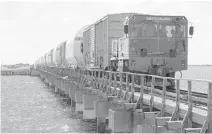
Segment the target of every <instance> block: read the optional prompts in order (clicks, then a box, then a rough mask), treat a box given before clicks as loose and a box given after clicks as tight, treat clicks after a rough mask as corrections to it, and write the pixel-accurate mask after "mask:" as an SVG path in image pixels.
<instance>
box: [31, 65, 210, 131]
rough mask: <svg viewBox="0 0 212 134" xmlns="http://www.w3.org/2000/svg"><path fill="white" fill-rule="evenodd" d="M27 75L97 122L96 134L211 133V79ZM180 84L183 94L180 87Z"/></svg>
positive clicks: (49, 71) (52, 70) (65, 72)
mask: <svg viewBox="0 0 212 134" xmlns="http://www.w3.org/2000/svg"><path fill="white" fill-rule="evenodd" d="M29 74H30V75H34V76H39V77H40V78H41V80H42V81H43V82H44V83H46V84H47V85H48V86H50V87H51V88H52V90H53V91H54V93H56V94H60V95H62V96H64V97H66V98H67V99H68V100H70V103H71V106H73V107H75V112H81V113H83V119H85V120H94V119H97V131H98V132H105V130H106V129H109V130H111V132H113V133H121V132H124V133H163V132H168V133H171V132H174V133H212V81H209V80H192V79H177V78H169V77H160V76H154V75H147V74H136V73H127V72H122V73H121V72H113V71H103V70H98V69H94V70H80V69H67V68H58V67H57V68H56V67H48V68H45V69H44V68H37V69H31V71H30V73H29ZM146 78H148V79H151V81H150V82H147V81H146ZM158 80H159V81H160V82H159V83H158ZM170 80H172V81H175V89H173V90H171V89H169V88H168V81H170ZM182 81H184V83H185V82H186V85H187V88H186V89H185V90H181V88H180V84H181V82H182ZM198 82H203V83H205V84H207V93H199V92H194V91H193V90H192V85H193V84H194V83H198ZM158 87H160V88H158ZM200 90H201V89H200Z"/></svg>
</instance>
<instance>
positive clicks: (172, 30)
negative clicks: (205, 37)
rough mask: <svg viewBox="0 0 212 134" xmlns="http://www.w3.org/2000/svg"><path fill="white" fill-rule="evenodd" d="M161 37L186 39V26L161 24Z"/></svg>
mask: <svg viewBox="0 0 212 134" xmlns="http://www.w3.org/2000/svg"><path fill="white" fill-rule="evenodd" d="M159 35H160V37H169V38H171V37H181V38H182V37H185V26H184V25H173V24H160V26H159Z"/></svg>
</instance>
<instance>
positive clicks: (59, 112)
mask: <svg viewBox="0 0 212 134" xmlns="http://www.w3.org/2000/svg"><path fill="white" fill-rule="evenodd" d="M183 78H193V79H209V80H212V66H209V67H199V66H190V67H189V68H188V70H187V71H183ZM182 86H184V87H185V86H186V85H183V84H182ZM197 87H198V89H204V88H205V87H204V86H202V85H198V86H197ZM203 87H204V88H203ZM197 91H199V90H197ZM202 91H203V92H206V90H205V89H204V90H202ZM72 110H73V109H71V107H70V105H68V104H67V102H66V101H65V100H63V99H62V98H61V97H59V96H57V95H55V94H54V93H52V92H51V89H50V88H47V87H46V86H45V85H44V84H43V83H42V82H41V81H40V79H39V78H37V77H29V76H2V77H1V132H2V133H13V132H15V133H31V132H33V133H40V132H42V133H51V132H54V133H63V132H69V133H72V132H75V133H85V132H95V128H94V127H95V125H93V123H89V122H85V121H82V120H81V119H80V116H79V115H76V114H75V113H73V112H72Z"/></svg>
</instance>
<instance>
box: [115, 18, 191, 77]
mask: <svg viewBox="0 0 212 134" xmlns="http://www.w3.org/2000/svg"><path fill="white" fill-rule="evenodd" d="M124 33H125V36H124V37H123V38H122V40H120V41H119V43H120V47H122V48H121V49H120V53H121V54H123V59H127V60H128V61H129V66H128V70H129V71H130V72H135V73H145V74H151V75H159V76H165V77H175V72H177V71H182V70H187V56H188V21H187V19H186V18H185V17H184V16H152V15H140V14H139V15H132V16H130V17H128V18H126V19H125V21H124ZM189 34H190V35H192V34H193V27H190V28H189ZM120 63H122V62H120ZM119 65H121V64H119ZM121 67H122V66H121Z"/></svg>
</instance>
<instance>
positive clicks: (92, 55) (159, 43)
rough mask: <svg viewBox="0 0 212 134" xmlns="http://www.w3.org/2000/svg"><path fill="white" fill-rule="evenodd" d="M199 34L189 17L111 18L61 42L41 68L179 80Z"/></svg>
mask: <svg viewBox="0 0 212 134" xmlns="http://www.w3.org/2000/svg"><path fill="white" fill-rule="evenodd" d="M193 30H194V28H193V26H189V22H188V20H187V19H186V17H184V16H158V15H147V14H140V13H120V14H108V15H106V16H104V17H103V18H101V19H100V20H98V21H96V22H95V23H93V24H91V25H87V26H85V27H83V28H81V29H80V30H79V32H78V33H77V34H76V36H75V37H74V38H73V39H70V40H67V41H63V42H61V43H60V44H59V45H58V47H56V48H55V49H52V50H51V51H50V52H48V53H47V54H45V55H44V56H43V57H41V58H39V59H38V60H37V61H36V62H35V66H36V67H37V66H39V67H43V68H45V67H67V68H82V69H87V70H89V69H96V68H98V69H103V70H112V71H120V72H135V73H143V74H151V75H159V76H165V77H175V73H176V72H177V71H182V70H186V69H187V64H188V38H189V36H192V35H193ZM147 80H148V78H147ZM170 83H171V85H172V86H173V85H174V82H172V81H170Z"/></svg>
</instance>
